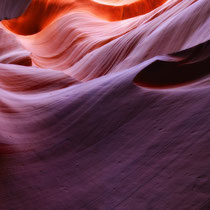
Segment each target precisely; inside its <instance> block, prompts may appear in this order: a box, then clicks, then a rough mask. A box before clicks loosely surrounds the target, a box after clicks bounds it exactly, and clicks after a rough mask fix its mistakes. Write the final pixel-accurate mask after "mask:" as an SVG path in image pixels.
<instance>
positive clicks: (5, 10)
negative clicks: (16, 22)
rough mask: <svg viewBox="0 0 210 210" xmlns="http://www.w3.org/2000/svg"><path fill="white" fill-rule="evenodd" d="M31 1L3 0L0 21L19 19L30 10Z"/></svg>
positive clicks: (0, 7)
mask: <svg viewBox="0 0 210 210" xmlns="http://www.w3.org/2000/svg"><path fill="white" fill-rule="evenodd" d="M30 3H31V0H15V1H14V0H1V1H0V20H8V19H13V18H17V17H19V16H20V15H21V14H23V12H24V11H25V10H26V9H27V8H28V6H29V4H30Z"/></svg>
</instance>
